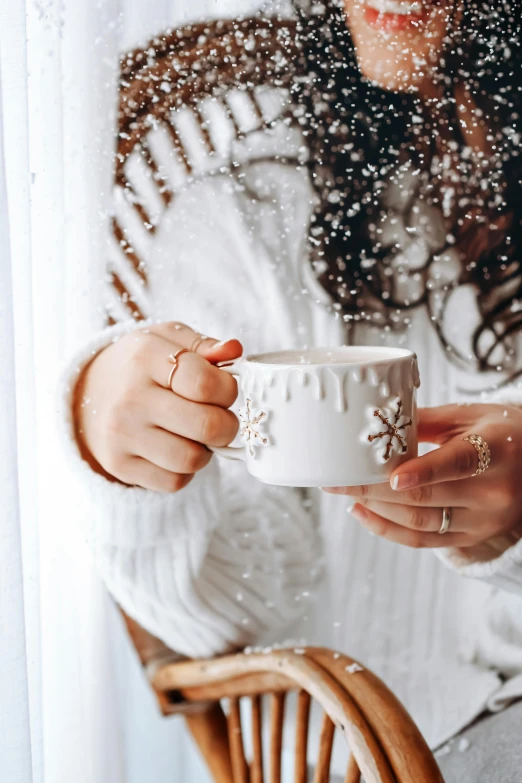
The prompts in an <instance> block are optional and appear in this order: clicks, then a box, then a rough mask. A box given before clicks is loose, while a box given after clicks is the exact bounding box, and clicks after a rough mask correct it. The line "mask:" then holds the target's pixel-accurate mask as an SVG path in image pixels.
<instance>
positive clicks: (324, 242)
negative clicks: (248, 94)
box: [292, 0, 522, 379]
mask: <svg viewBox="0 0 522 783" xmlns="http://www.w3.org/2000/svg"><path fill="white" fill-rule="evenodd" d="M294 2H295V7H296V11H297V14H298V19H299V23H298V35H299V49H300V52H301V55H300V56H301V61H302V62H301V67H299V68H298V71H299V72H300V73H303V71H306V72H307V73H308V78H306V79H302V78H298V79H296V80H295V82H294V84H293V87H292V93H293V98H294V101H295V104H296V110H295V113H296V117H297V121H298V122H299V124H300V125H301V127H302V128H303V130H304V132H305V135H306V138H307V143H308V146H309V149H310V156H309V162H308V168H309V172H310V177H311V181H312V184H313V187H314V190H315V192H316V194H317V196H318V199H317V206H316V208H315V212H314V214H313V217H312V223H311V226H310V253H311V258H312V264H313V267H314V270H315V274H316V277H317V279H318V281H319V282H320V284H321V285H322V286H323V287H324V289H325V290H326V291H327V292H328V294H329V295H330V297H331V301H332V307H333V308H334V309H335V310H337V311H338V312H339V313H340V314H341V315H342V317H343V318H344V320H345V321H346V323H347V324H348V325H350V324H353V323H357V322H361V321H370V322H374V323H380V324H388V325H391V326H392V327H393V328H397V327H400V325H401V324H402V325H404V323H407V322H408V315H407V313H408V311H410V310H411V309H413V308H418V307H420V306H424V307H426V308H427V309H428V311H429V315H430V317H431V320H432V322H433V324H434V326H435V328H436V330H437V332H438V335H439V337H440V339H441V341H442V342H443V344H444V346H445V347H446V349H447V350H448V354H449V356H450V357H451V358H452V359H453V360H454V361H456V362H458V363H459V364H460V365H461V366H465V367H467V368H470V369H474V370H475V371H479V372H488V371H492V370H493V371H501V372H502V373H503V378H505V377H508V378H510V379H512V378H513V377H515V376H516V375H520V374H522V368H521V367H520V365H519V361H520V357H519V356H518V355H517V350H516V343H517V338H519V337H520V336H521V334H522V189H521V184H522V155H521V154H520V153H521V138H522V105H521V104H522V56H521V35H520V25H521V22H520V20H521V13H522V2H520V0H516V2H513V1H512V0H506V1H505V2H502V1H501V0H500V2H499V4H498V6H497V7H496V8H495V9H494V10H492V9H491V5H490V4H480V3H479V2H478V1H477V2H476V3H472V2H469V1H468V0H466V2H465V7H464V13H463V19H462V22H461V24H460V27H459V33H458V40H455V39H453V41H452V45H451V49H450V47H448V48H447V51H446V52H444V53H443V57H442V60H441V67H440V71H439V73H438V76H437V78H438V80H439V82H440V84H441V86H442V94H443V98H442V99H441V101H440V103H439V106H438V107H437V111H435V112H434V111H433V109H432V110H431V111H430V113H429V114H428V113H427V111H426V108H425V106H423V104H422V101H421V100H420V99H419V97H418V96H416V95H415V94H412V93H409V94H394V93H391V92H387V91H385V90H383V89H381V88H379V87H377V86H375V85H374V84H372V83H370V82H369V81H368V80H366V79H364V78H363V77H362V76H361V74H360V71H359V69H358V67H357V62H356V59H355V53H354V46H353V43H352V40H351V37H350V32H349V29H348V27H347V24H346V16H345V12H344V9H343V8H342V6H341V4H340V2H338V0H329V2H327V3H325V4H317V3H314V2H310V3H307V4H305V3H304V0H294ZM305 6H306V7H305ZM303 61H304V62H303ZM457 84H461V85H464V87H465V89H466V91H467V92H468V94H469V95H470V96H471V98H472V100H473V101H474V103H475V105H476V107H477V112H476V115H477V116H479V117H480V118H481V121H483V122H484V123H485V124H486V127H487V129H488V143H489V147H490V149H491V150H492V151H493V154H492V155H491V156H489V155H484V154H476V153H474V152H473V151H472V150H471V149H470V147H469V146H468V144H467V143H466V140H465V139H464V137H463V135H462V132H461V129H460V127H461V126H460V122H459V121H458V118H457V109H456V98H455V86H456V85H457ZM482 118H483V119H482ZM441 139H442V140H443V141H444V142H445V150H446V153H444V152H443V151H442V150H441V144H440V140H441ZM448 152H449V156H450V158H451V162H450V164H449V165H448V164H447V161H446V158H447V157H448ZM408 170H409V171H410V179H411V184H412V193H411V196H410V197H409V198H408V199H407V201H406V203H404V204H402V205H401V207H400V216H401V218H402V220H403V221H404V225H405V227H406V230H407V232H408V234H409V236H410V238H411V239H412V240H414V239H417V240H418V241H419V242H420V243H421V244H422V242H424V245H423V247H422V253H421V254H420V259H418V263H416V264H415V265H414V266H415V268H413V269H412V268H408V265H407V264H403V263H402V262H401V253H402V252H403V248H401V247H399V246H398V245H397V244H396V243H393V242H388V243H386V242H385V241H383V238H382V231H379V230H378V229H377V230H376V227H378V226H380V225H381V223H382V220H383V217H384V215H385V213H386V211H387V210H386V204H385V202H386V198H385V194H386V188H387V187H388V186H389V183H390V181H392V182H393V180H394V177H396V176H397V172H398V171H400V172H401V176H402V175H404V172H405V171H408ZM455 172H457V173H458V176H457V177H456V176H455ZM419 205H421V206H422V208H423V209H424V210H428V214H432V215H434V214H435V213H434V212H433V210H437V214H438V216H439V219H442V218H443V226H444V232H443V239H442V241H438V242H430V241H429V239H428V241H427V242H426V239H425V237H424V238H423V231H422V230H421V227H420V226H419V222H420V221H419V219H418V213H419ZM429 210H432V212H431V213H430V212H429ZM455 261H457V264H456V266H457V270H456V272H453V273H452V274H451V275H450V279H448V274H447V273H448V270H450V269H452V268H453V267H454V266H455ZM408 278H409V279H410V281H413V282H414V284H413V285H410V286H408V285H404V282H405V280H406V282H407V279H408ZM462 286H470V287H472V288H473V290H474V291H475V293H476V300H477V306H478V311H479V313H480V319H481V320H480V323H479V325H478V326H477V327H476V328H475V330H474V333H473V335H472V346H473V356H472V357H470V356H468V355H466V354H465V352H463V351H462V350H461V349H459V347H457V345H455V344H454V343H453V342H452V341H451V340H450V338H449V336H448V332H447V329H446V326H447V324H446V312H447V306H448V303H449V301H450V299H451V297H452V296H453V294H454V292H455V291H456V290H457V289H458V288H461V287H462Z"/></svg>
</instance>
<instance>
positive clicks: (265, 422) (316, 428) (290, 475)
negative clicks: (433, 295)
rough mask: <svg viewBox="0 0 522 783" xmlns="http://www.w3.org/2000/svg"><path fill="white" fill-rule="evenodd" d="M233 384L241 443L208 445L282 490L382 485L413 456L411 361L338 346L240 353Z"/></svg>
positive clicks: (385, 351) (405, 353)
mask: <svg viewBox="0 0 522 783" xmlns="http://www.w3.org/2000/svg"><path fill="white" fill-rule="evenodd" d="M221 369H223V370H224V371H226V372H229V373H231V374H233V375H236V376H237V377H238V379H239V390H240V398H241V400H242V403H243V404H242V406H241V408H240V412H239V413H240V436H241V440H242V441H243V442H244V446H242V447H235V446H227V447H225V448H215V449H213V451H215V452H216V453H217V454H219V455H220V456H223V457H227V458H230V459H241V460H244V461H245V462H246V466H247V469H248V471H249V473H251V474H252V475H253V476H255V478H257V479H259V480H260V481H264V482H267V483H269V484H278V485H281V486H292V487H337V486H356V485H359V484H375V483H378V482H384V481H387V480H388V478H389V476H390V474H391V473H392V471H393V470H394V469H395V468H396V467H397V466H398V465H399V464H400V463H401V462H404V461H405V460H408V459H411V458H412V457H416V456H417V422H416V413H417V412H416V391H417V388H418V387H419V373H418V368H417V357H416V356H415V354H414V353H412V352H411V351H409V350H405V349H401V348H373V347H366V346H364V347H363V346H357V347H351V346H345V347H340V348H311V349H308V350H304V351H299V350H292V351H279V352H274V353H264V354H258V355H253V356H246V357H242V358H241V359H238V360H237V361H235V362H233V363H232V364H230V365H227V366H222V367H221Z"/></svg>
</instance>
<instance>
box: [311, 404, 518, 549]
mask: <svg viewBox="0 0 522 783" xmlns="http://www.w3.org/2000/svg"><path fill="white" fill-rule="evenodd" d="M472 434H476V435H480V436H481V437H482V438H483V439H484V440H485V441H486V442H487V443H488V445H489V448H490V451H491V466H490V467H489V468H488V470H486V471H485V472H484V473H482V474H480V475H478V476H473V474H474V473H475V471H476V469H477V467H478V455H477V452H476V450H475V448H474V447H473V446H472V445H471V444H470V443H469V442H467V441H464V440H463V438H465V437H467V436H468V435H472ZM419 440H420V441H424V442H426V443H435V444H438V445H439V446H440V448H438V449H436V450H434V451H431V452H430V453H429V454H426V455H425V456H423V457H417V458H416V459H412V460H409V461H408V462H405V463H404V464H402V465H401V466H400V467H399V468H397V469H396V470H395V471H394V472H393V474H392V476H391V479H390V484H389V485H388V484H375V485H372V486H363V487H337V488H335V489H328V490H326V491H327V492H333V493H335V494H341V495H350V496H351V497H353V498H354V500H356V504H355V506H354V508H353V511H352V513H353V514H354V515H355V516H356V517H357V519H359V521H360V522H362V523H363V524H364V526H365V527H367V528H368V530H370V531H371V532H372V533H375V534H376V535H378V536H382V537H383V538H387V539H389V540H390V541H395V542H396V543H398V544H404V545H405V546H410V547H442V546H444V547H445V546H454V547H469V546H473V545H475V544H480V543H481V542H484V541H486V540H487V539H489V538H491V537H492V536H498V535H501V534H506V533H511V534H514V540H516V538H517V537H520V536H522V408H519V407H516V406H509V405H447V406H444V407H440V408H424V409H422V410H420V411H419ZM445 507H447V508H450V509H451V524H450V529H449V531H448V532H447V533H446V534H445V535H439V532H438V531H439V530H440V527H441V524H442V514H443V509H444V508H445Z"/></svg>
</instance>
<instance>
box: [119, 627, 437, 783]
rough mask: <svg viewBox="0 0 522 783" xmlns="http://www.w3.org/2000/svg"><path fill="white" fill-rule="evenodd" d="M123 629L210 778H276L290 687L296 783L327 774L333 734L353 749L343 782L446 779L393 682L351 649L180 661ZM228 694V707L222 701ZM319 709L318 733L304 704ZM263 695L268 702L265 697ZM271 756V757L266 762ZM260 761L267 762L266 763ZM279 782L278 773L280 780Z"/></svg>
mask: <svg viewBox="0 0 522 783" xmlns="http://www.w3.org/2000/svg"><path fill="white" fill-rule="evenodd" d="M125 620H126V623H127V628H128V630H129V633H130V636H131V638H132V640H133V642H134V645H135V647H136V650H137V652H138V655H139V656H140V659H141V662H142V664H143V666H144V668H145V671H146V673H147V676H148V679H149V682H150V685H151V687H152V688H153V690H154V692H155V694H156V696H157V699H158V703H159V706H160V709H161V711H162V713H163V715H166V716H167V715H174V714H182V715H183V716H184V718H185V721H186V723H187V726H188V728H189V730H190V732H191V734H192V737H193V738H194V740H195V742H196V744H197V746H198V747H199V749H200V751H201V753H202V755H203V757H204V759H205V761H206V763H207V766H208V769H209V771H210V774H211V776H212V777H213V779H214V781H216V783H263V781H267V783H268V782H269V781H270V783H281V781H282V777H281V756H282V749H283V742H282V737H283V725H284V717H285V697H286V695H287V694H288V693H289V692H291V691H295V692H296V693H297V711H296V715H295V721H294V722H295V739H294V745H293V750H294V765H293V766H294V772H293V776H294V783H307V781H308V764H307V754H308V748H309V745H310V746H311V750H312V749H313V743H315V744H316V747H317V751H316V753H315V754H313V750H312V755H315V758H316V759H317V762H316V766H315V773H314V778H313V780H314V783H328V781H329V780H330V779H331V778H330V774H331V773H330V763H331V754H332V747H333V742H334V735H335V732H336V730H337V731H338V732H339V733H340V734H341V735H342V736H343V737H344V739H345V740H346V742H347V743H348V745H349V748H350V750H351V755H350V758H349V761H348V764H347V769H346V774H345V777H344V783H359V781H360V775H361V772H362V775H363V776H364V781H365V783H443V779H442V776H441V774H440V771H439V769H438V766H437V763H436V761H435V759H434V757H433V755H432V753H431V751H430V750H429V748H428V746H427V745H426V742H425V741H424V739H423V737H422V735H421V734H420V732H419V730H418V729H417V727H416V725H415V724H414V722H413V721H412V719H411V718H410V716H409V715H408V713H407V712H406V710H405V709H404V707H403V706H402V705H401V703H400V702H399V701H398V700H397V699H396V698H395V696H394V695H393V694H392V693H391V691H390V690H389V689H388V688H387V687H386V686H385V685H384V683H382V682H381V680H379V679H378V677H376V676H375V675H374V674H372V673H371V672H370V671H368V670H367V669H365V668H364V667H360V666H359V664H358V663H357V662H356V661H354V660H353V659H352V658H349V657H347V656H346V655H343V654H341V653H336V652H333V651H332V650H326V649H323V648H317V647H304V648H297V649H286V650H273V651H272V652H263V653H249V654H246V653H237V654H234V655H226V656H223V657H221V658H216V659H211V660H200V661H191V660H188V659H185V660H183V659H182V658H180V656H177V655H176V654H175V653H173V652H172V651H170V650H168V649H167V648H166V647H165V645H163V644H162V643H161V642H160V641H159V640H157V639H155V638H154V637H153V636H151V635H150V634H148V633H147V632H146V631H144V630H143V629H142V628H141V627H140V626H138V625H137V624H136V623H135V622H134V621H133V620H131V619H130V618H128V617H126V618H125ZM267 695H268V696H269V711H270V730H269V749H268V750H269V753H268V754H266V753H263V743H264V740H265V739H266V732H263V731H262V710H263V703H264V702H263V698H262V697H264V696H267ZM224 701H225V708H226V713H225V711H224V710H223V706H222V705H223V702H224ZM314 701H315V702H316V703H317V704H318V705H319V706H320V707H321V709H322V711H323V717H322V724H321V729H320V734H319V736H318V737H313V736H310V732H309V722H310V710H311V705H312V703H313V702H314ZM241 702H243V703H244V702H248V703H249V705H250V710H251V720H250V731H251V733H252V736H251V747H252V757H251V758H249V759H247V758H246V754H245V750H244V740H243V728H242V716H244V710H242V709H241ZM265 703H266V702H265ZM267 755H268V764H267V765H265V764H264V759H265V760H266V758H267ZM265 766H267V767H268V769H265ZM283 783H284V781H283Z"/></svg>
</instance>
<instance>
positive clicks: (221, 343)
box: [210, 340, 230, 351]
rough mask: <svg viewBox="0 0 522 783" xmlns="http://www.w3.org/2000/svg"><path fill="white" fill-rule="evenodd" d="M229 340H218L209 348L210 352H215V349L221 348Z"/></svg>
mask: <svg viewBox="0 0 522 783" xmlns="http://www.w3.org/2000/svg"><path fill="white" fill-rule="evenodd" d="M229 342H230V340H220V341H219V342H218V343H214V345H212V346H211V348H210V350H212V351H213V350H215V349H216V348H223V346H224V345H226V344H227V343H229Z"/></svg>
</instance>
